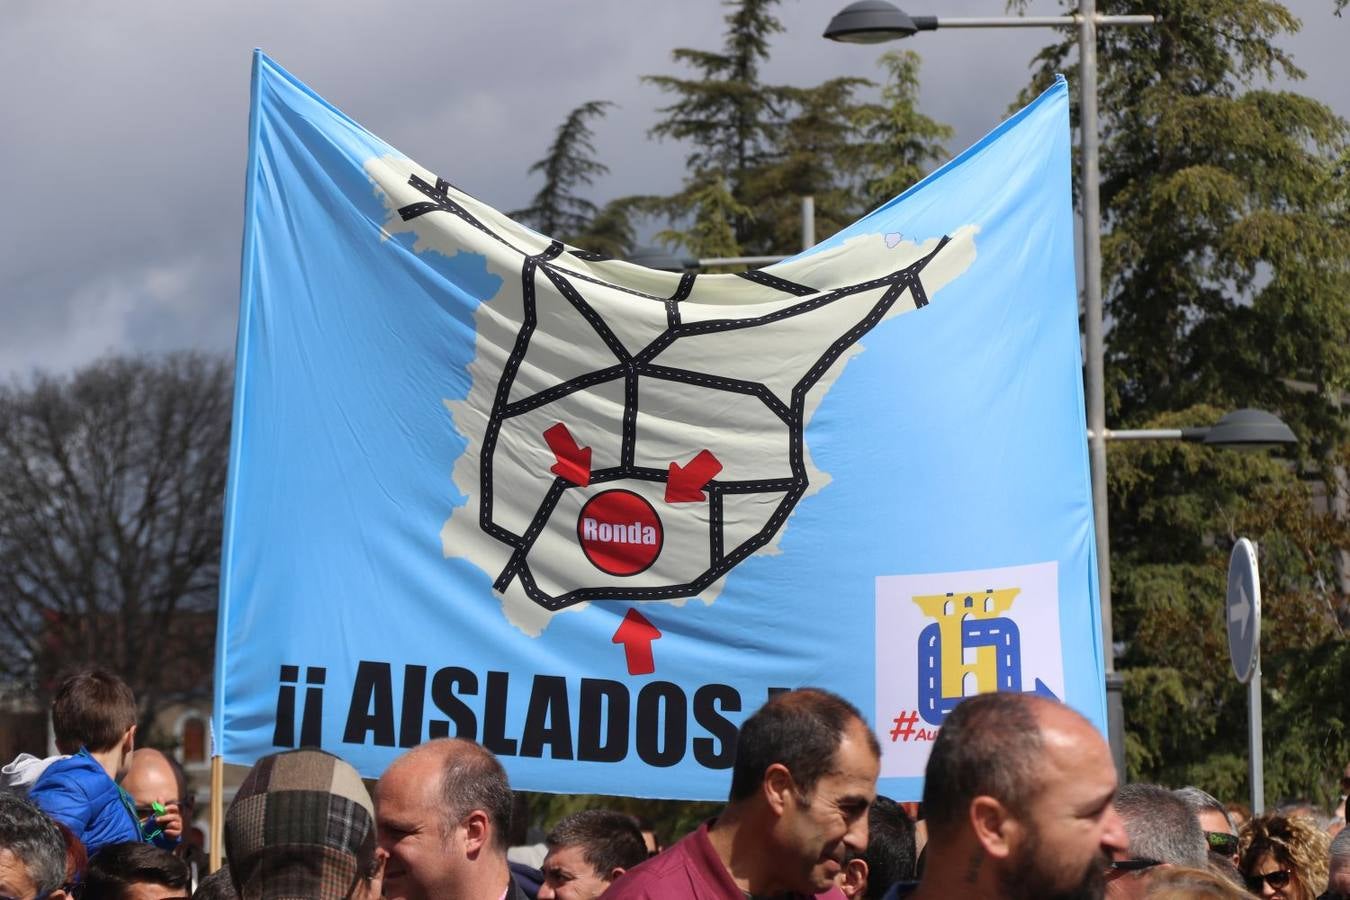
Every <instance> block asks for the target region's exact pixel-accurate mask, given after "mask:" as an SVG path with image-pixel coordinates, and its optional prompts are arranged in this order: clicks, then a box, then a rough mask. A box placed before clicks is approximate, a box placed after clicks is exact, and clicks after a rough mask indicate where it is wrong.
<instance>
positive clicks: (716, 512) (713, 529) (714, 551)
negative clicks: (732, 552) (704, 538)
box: [705, 485, 723, 568]
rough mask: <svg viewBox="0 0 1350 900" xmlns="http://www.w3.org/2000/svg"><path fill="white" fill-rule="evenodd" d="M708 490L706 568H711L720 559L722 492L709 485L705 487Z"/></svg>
mask: <svg viewBox="0 0 1350 900" xmlns="http://www.w3.org/2000/svg"><path fill="white" fill-rule="evenodd" d="M705 490H707V492H708V520H709V528H708V540H709V543H710V546H709V548H708V568H713V567H714V566H716V565H717V564H718V563H720V562H721V561H722V527H723V525H722V492H721V491H720V490H719V489H718V488H716V487H713V486H711V485H709V486H708V487H706V488H705Z"/></svg>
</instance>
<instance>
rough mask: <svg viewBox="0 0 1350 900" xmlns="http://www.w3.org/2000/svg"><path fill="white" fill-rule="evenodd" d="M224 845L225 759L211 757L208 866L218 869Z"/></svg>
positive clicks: (213, 870) (213, 869) (214, 869)
mask: <svg viewBox="0 0 1350 900" xmlns="http://www.w3.org/2000/svg"><path fill="white" fill-rule="evenodd" d="M224 846H225V761H224V760H223V759H221V758H220V757H219V756H213V757H211V852H210V860H209V867H210V869H211V871H212V872H215V871H218V870H219V869H220V858H221V848H222V847H224Z"/></svg>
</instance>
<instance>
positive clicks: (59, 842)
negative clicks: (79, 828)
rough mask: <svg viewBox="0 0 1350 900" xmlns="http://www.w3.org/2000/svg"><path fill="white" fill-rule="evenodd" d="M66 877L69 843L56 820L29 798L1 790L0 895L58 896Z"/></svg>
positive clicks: (31, 899) (53, 899) (18, 898)
mask: <svg viewBox="0 0 1350 900" xmlns="http://www.w3.org/2000/svg"><path fill="white" fill-rule="evenodd" d="M65 880H66V842H65V840H64V839H63V838H62V837H61V832H60V831H59V830H58V829H57V827H56V823H55V822H53V821H52V820H51V819H49V818H47V815H46V814H45V813H43V812H42V810H40V809H38V808H37V807H36V806H34V805H33V804H32V803H29V802H28V801H27V800H24V799H21V798H19V797H16V796H14V795H12V794H5V793H0V897H13V898H15V900H36V898H39V897H43V898H50V900H59V898H64V897H67V896H68V895H67V894H66V893H65V891H64V890H62V886H63V885H64V884H65Z"/></svg>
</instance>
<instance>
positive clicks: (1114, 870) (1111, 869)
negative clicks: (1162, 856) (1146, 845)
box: [1106, 858, 1162, 875]
mask: <svg viewBox="0 0 1350 900" xmlns="http://www.w3.org/2000/svg"><path fill="white" fill-rule="evenodd" d="M1160 865H1162V861H1161V860H1156V859H1142V858H1138V859H1118V860H1115V861H1114V862H1112V863H1111V865H1109V866H1107V867H1106V872H1107V874H1108V875H1123V874H1125V873H1126V872H1142V871H1143V870H1144V869H1151V868H1153V867H1154V866H1160Z"/></svg>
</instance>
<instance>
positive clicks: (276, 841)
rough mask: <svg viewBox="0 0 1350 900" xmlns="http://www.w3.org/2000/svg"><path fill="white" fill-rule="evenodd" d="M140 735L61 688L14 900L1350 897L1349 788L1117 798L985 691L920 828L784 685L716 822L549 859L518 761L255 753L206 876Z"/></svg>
mask: <svg viewBox="0 0 1350 900" xmlns="http://www.w3.org/2000/svg"><path fill="white" fill-rule="evenodd" d="M135 722H136V704H135V700H134V697H133V695H132V692H131V691H130V689H128V688H127V686H126V685H125V684H124V683H123V682H122V681H121V680H120V679H118V678H117V677H116V676H115V675H112V674H110V673H108V672H105V671H99V670H95V671H90V672H85V673H81V674H79V675H76V676H73V677H71V678H70V679H67V680H66V681H65V682H64V683H63V684H62V685H61V687H60V689H59V690H58V692H57V694H56V697H55V699H54V701H53V704H52V726H53V730H54V732H55V735H56V743H57V749H58V750H60V751H61V754H60V755H59V756H55V757H51V758H48V759H45V760H39V759H36V758H33V757H22V758H21V759H20V760H16V761H15V763H12V764H11V765H8V766H6V767H5V768H4V771H3V775H4V779H3V787H4V788H5V789H4V790H0V900H62V898H67V897H78V898H80V900H105V898H106V900H168V898H175V900H176V898H189V897H193V898H245V900H262V898H267V900H274V898H275V900H283V898H308V900H338V898H355V900H374V898H380V897H385V898H390V900H536V898H537V900H593V898H598V897H601V896H603V897H605V898H606V900H667V898H697V900H705V898H706V900H747V898H749V900H755V898H771V897H776V898H799V897H803V898H804V897H810V896H817V897H826V898H830V900H841V898H849V900H852V898H865V900H875V898H887V900H889V898H903V897H912V898H915V900H941V898H967V897H969V898H985V897H988V898H1027V900H1032V898H1096V897H1103V896H1106V897H1112V898H1135V897H1139V898H1219V900H1222V898H1242V897H1249V896H1252V895H1255V896H1260V897H1277V898H1285V900H1314V898H1319V897H1320V898H1324V900H1350V831H1344V830H1341V826H1343V824H1344V815H1345V808H1344V807H1345V798H1344V796H1342V798H1341V806H1340V808H1339V809H1338V810H1337V811H1336V813H1335V816H1334V817H1325V819H1323V818H1319V817H1318V811H1317V810H1315V809H1312V808H1309V807H1299V808H1293V809H1282V810H1280V811H1277V812H1275V813H1271V814H1266V815H1258V816H1255V817H1247V816H1245V815H1243V812H1244V811H1242V810H1238V809H1235V808H1233V807H1228V806H1225V805H1224V804H1222V803H1220V802H1219V801H1218V800H1216V799H1215V798H1214V797H1212V796H1210V795H1209V794H1208V793H1206V792H1204V791H1202V790H1200V789H1199V788H1195V787H1184V788H1181V789H1178V790H1170V789H1168V788H1166V787H1163V786H1160V785H1153V784H1127V785H1124V786H1120V785H1118V784H1117V779H1116V772H1115V768H1114V765H1113V763H1112V760H1111V755H1110V751H1109V749H1108V748H1107V746H1106V743H1105V741H1103V739H1102V738H1101V736H1100V735H1099V734H1098V732H1097V731H1096V730H1095V729H1094V728H1093V726H1092V725H1091V724H1090V723H1089V722H1088V721H1087V720H1086V719H1084V718H1083V717H1082V716H1080V715H1079V714H1078V713H1076V712H1074V711H1073V710H1071V709H1070V708H1068V707H1066V706H1063V705H1061V704H1059V703H1057V702H1055V701H1053V700H1048V699H1044V698H1041V697H1037V696H1033V695H1028V694H1013V693H993V694H982V695H979V696H976V697H971V698H968V699H967V700H965V701H963V702H962V703H960V704H959V705H958V706H957V707H956V708H955V710H954V711H953V712H952V713H951V714H950V715H949V716H948V717H947V719H946V721H945V723H944V725H943V727H942V729H941V731H940V732H939V733H938V736H937V739H936V741H935V742H934V744H933V747H932V752H931V755H930V758H929V761H928V766H927V770H926V773H925V782H924V794H923V803H922V805H921V807H919V809H920V810H921V816H920V817H919V818H917V819H916V818H914V817H911V816H910V814H909V813H908V812H907V811H906V809H905V807H904V806H903V805H902V804H898V803H895V802H893V801H891V800H889V799H888V798H885V797H880V796H878V795H877V793H876V784H877V777H878V774H879V772H880V767H881V763H880V760H881V749H880V747H879V746H878V744H877V739H876V736H875V734H874V733H873V731H872V730H871V729H870V728H869V727H868V725H867V724H866V722H865V720H864V719H863V717H862V716H861V714H860V713H859V712H858V710H857V709H855V708H854V707H853V706H852V705H850V704H849V703H848V702H847V701H846V700H844V699H842V698H840V697H838V696H836V695H834V694H831V693H829V692H827V691H823V690H817V689H813V688H803V689H800V690H795V691H789V692H785V693H781V694H777V695H775V696H774V697H773V698H772V699H770V700H769V701H768V702H767V703H766V704H765V705H764V706H763V707H761V708H760V709H759V710H758V711H756V712H755V713H754V714H752V715H751V716H750V717H749V718H748V719H747V720H746V722H745V723H744V725H743V726H742V728H741V729H740V732H739V734H738V737H737V742H736V755H735V762H734V765H733V769H732V778H731V788H730V793H729V797H728V800H727V802H726V804H725V806H724V807H723V808H722V810H721V811H720V812H719V813H718V815H717V816H716V817H715V818H713V819H711V820H709V821H707V822H705V823H703V824H702V825H700V826H699V827H698V829H697V830H695V831H694V832H693V833H691V834H688V835H686V836H684V837H682V838H681V839H679V840H678V841H676V842H674V843H673V844H672V845H671V846H669V847H665V848H662V847H661V846H660V845H659V843H658V842H657V841H656V838H655V835H654V834H653V833H652V830H651V828H650V824H649V823H644V822H642V821H640V820H637V819H635V818H634V817H632V816H629V815H626V814H623V813H620V812H617V811H614V810H607V809H590V810H585V811H582V812H577V813H574V814H572V815H569V816H567V817H565V818H563V819H562V820H561V821H559V822H557V823H555V824H554V825H553V827H552V829H551V831H549V832H548V834H547V836H546V837H545V839H544V841H543V847H542V848H539V849H540V851H541V852H542V856H541V857H539V858H538V859H537V863H538V864H537V866H536V865H530V864H529V862H527V861H523V860H522V859H521V854H520V853H513V852H512V849H511V847H509V846H508V845H509V844H510V840H509V836H510V835H511V833H512V832H511V827H510V826H511V816H512V807H513V795H512V791H511V787H510V784H509V782H508V780H507V776H506V772H505V770H504V769H503V767H502V765H501V763H500V762H499V761H498V760H497V758H496V757H495V756H493V754H492V753H491V752H489V751H488V750H486V749H485V748H484V747H482V746H481V745H479V744H477V743H475V742H473V741H470V740H464V739H459V738H441V739H437V740H432V741H428V742H427V743H424V744H422V745H420V746H418V747H415V748H413V749H411V750H409V751H408V752H406V753H405V754H403V755H402V756H400V757H399V758H398V759H397V760H395V761H394V763H393V764H392V765H390V766H389V768H388V769H387V770H386V771H385V772H384V774H383V775H382V776H381V777H380V778H379V780H378V782H377V783H376V785H375V789H374V794H373V796H372V794H371V792H370V791H369V790H368V789H367V786H366V784H365V783H364V782H363V781H362V779H361V777H360V775H359V774H358V773H357V772H356V770H355V769H354V768H352V766H351V765H349V764H348V763H346V762H345V761H343V760H342V759H340V758H338V757H336V756H333V755H331V754H328V753H325V752H323V751H321V750H316V749H300V750H291V751H287V752H283V753H277V754H273V755H271V756H267V757H265V758H263V759H261V760H259V761H258V762H257V763H256V764H255V765H254V766H253V767H252V769H251V770H250V771H249V773H248V775H247V777H246V778H245V780H244V782H243V784H242V785H241V786H240V788H239V790H238V792H237V794H236V795H235V797H234V800H233V801H232V803H231V804H230V807H229V809H228V811H227V813H226V817H225V831H224V835H223V837H224V851H225V856H226V862H227V864H226V865H225V866H223V867H221V868H220V870H218V871H216V872H214V873H210V874H208V873H207V868H208V866H207V865H206V864H205V857H204V856H203V855H202V851H201V848H200V846H198V845H197V844H196V843H194V842H192V841H185V840H184V839H183V837H184V833H185V826H187V825H190V822H191V810H190V808H188V803H187V798H188V794H187V791H186V785H185V782H184V780H183V776H182V772H181V770H180V769H177V767H176V765H175V764H174V763H173V761H172V759H171V758H170V757H167V756H165V755H164V754H162V753H159V752H158V751H154V750H145V749H141V750H136V749H135ZM1346 776H1347V778H1346V780H1345V781H1343V782H1342V793H1343V794H1344V793H1346V792H1347V791H1350V769H1347V771H1346ZM518 849H519V850H521V851H523V852H525V853H526V855H528V851H529V849H530V848H518ZM513 856H514V857H516V858H515V859H513V858H512V857H513Z"/></svg>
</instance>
